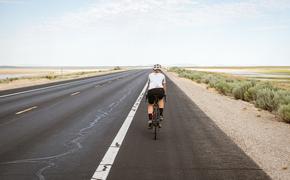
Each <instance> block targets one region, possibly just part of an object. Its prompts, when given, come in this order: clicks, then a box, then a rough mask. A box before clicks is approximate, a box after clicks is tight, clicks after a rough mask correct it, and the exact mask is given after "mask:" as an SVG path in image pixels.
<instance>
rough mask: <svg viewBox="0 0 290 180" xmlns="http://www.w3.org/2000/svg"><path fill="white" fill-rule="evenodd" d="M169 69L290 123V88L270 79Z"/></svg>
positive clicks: (175, 68) (176, 68)
mask: <svg viewBox="0 0 290 180" xmlns="http://www.w3.org/2000/svg"><path fill="white" fill-rule="evenodd" d="M169 71H172V72H176V73H177V74H178V75H179V76H180V77H184V78H187V79H191V80H193V81H195V82H197V83H204V84H207V85H208V87H210V88H214V89H216V90H217V91H218V92H219V93H220V94H223V95H227V96H232V97H234V98H235V99H241V100H243V101H247V102H251V103H253V104H255V106H256V107H257V108H260V109H264V110H267V111H270V112H273V113H275V114H278V115H279V116H280V117H281V118H282V119H283V120H284V121H285V122H287V123H290V90H289V89H284V88H281V87H279V86H276V85H275V84H274V83H272V82H270V81H260V80H251V79H247V78H243V77H233V76H231V75H228V74H223V73H212V72H201V71H194V70H186V69H183V68H178V67H173V68H170V69H169Z"/></svg>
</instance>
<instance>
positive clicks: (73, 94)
mask: <svg viewBox="0 0 290 180" xmlns="http://www.w3.org/2000/svg"><path fill="white" fill-rule="evenodd" d="M79 93H80V92H75V93H72V94H71V96H75V95H78V94H79Z"/></svg>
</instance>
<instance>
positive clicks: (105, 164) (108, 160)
mask: <svg viewBox="0 0 290 180" xmlns="http://www.w3.org/2000/svg"><path fill="white" fill-rule="evenodd" d="M147 84H148V83H146V84H145V86H144V88H143V90H142V91H141V93H140V95H139V97H138V98H137V100H136V102H135V103H134V105H133V107H132V109H131V111H130V112H129V114H128V116H127V118H126V119H125V121H124V123H123V125H122V127H121V128H120V130H119V132H118V134H117V135H116V137H115V139H114V140H113V142H112V144H111V145H110V147H109V149H108V150H107V152H106V154H105V155H104V157H103V159H102V161H101V163H100V164H99V166H98V167H97V169H96V171H95V173H94V175H93V177H92V178H91V180H96V179H97V180H105V179H107V177H108V175H109V172H110V169H111V167H112V165H113V163H114V160H115V158H116V156H117V154H118V151H119V149H120V147H121V145H122V142H123V140H124V138H125V135H126V133H127V131H128V129H129V127H130V124H131V122H132V120H133V118H134V116H135V113H136V111H137V109H138V107H139V105H140V102H141V100H142V98H143V96H144V94H145V91H146V89H147Z"/></svg>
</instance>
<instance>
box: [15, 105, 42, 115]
mask: <svg viewBox="0 0 290 180" xmlns="http://www.w3.org/2000/svg"><path fill="white" fill-rule="evenodd" d="M36 108H37V106H33V107H31V108H28V109H24V110H22V111H19V112H17V113H15V114H17V115H18V114H22V113H25V112H28V111H31V110H33V109H36Z"/></svg>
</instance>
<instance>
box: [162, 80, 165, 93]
mask: <svg viewBox="0 0 290 180" xmlns="http://www.w3.org/2000/svg"><path fill="white" fill-rule="evenodd" d="M162 84H163V89H164V94H166V80H165V79H164V81H163V83H162Z"/></svg>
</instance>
